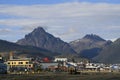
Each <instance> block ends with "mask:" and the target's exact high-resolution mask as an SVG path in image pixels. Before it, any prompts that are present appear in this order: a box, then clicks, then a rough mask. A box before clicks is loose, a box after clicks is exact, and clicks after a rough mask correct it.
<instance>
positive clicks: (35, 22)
mask: <svg viewBox="0 0 120 80" xmlns="http://www.w3.org/2000/svg"><path fill="white" fill-rule="evenodd" d="M0 14H1V15H0V16H2V14H4V15H8V16H16V18H7V19H6V18H2V19H0V25H4V26H8V27H7V28H8V29H11V28H12V29H14V28H16V27H18V28H19V30H17V31H18V32H22V33H21V34H20V35H22V36H23V35H25V34H27V33H29V32H31V31H32V30H33V29H34V28H36V27H37V26H43V27H44V28H45V29H46V30H47V32H50V33H51V34H53V35H55V36H56V37H60V38H62V39H63V40H65V41H68V42H69V41H72V40H74V39H78V38H81V37H83V36H84V35H85V34H89V33H93V34H94V33H95V34H98V35H100V36H102V37H104V38H107V39H114V38H115V37H119V36H120V23H119V21H120V4H108V3H87V2H86V3H85V2H83V3H80V2H71V3H62V4H51V5H39V4H37V5H0ZM13 31H14V30H13ZM5 32H6V33H8V32H7V31H5ZM9 33H10V34H12V33H11V32H9ZM0 34H1V33H0ZM5 35H6V36H7V34H5ZM110 35H112V36H110ZM73 37H74V38H73Z"/></svg>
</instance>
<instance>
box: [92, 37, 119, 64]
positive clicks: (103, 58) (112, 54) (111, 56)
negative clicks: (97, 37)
mask: <svg viewBox="0 0 120 80" xmlns="http://www.w3.org/2000/svg"><path fill="white" fill-rule="evenodd" d="M93 60H95V61H98V62H102V63H120V38H119V39H117V40H116V41H115V42H113V43H112V44H111V45H109V46H107V47H105V48H104V49H103V50H102V51H101V52H100V54H99V55H98V56H97V57H95V58H94V59H93Z"/></svg>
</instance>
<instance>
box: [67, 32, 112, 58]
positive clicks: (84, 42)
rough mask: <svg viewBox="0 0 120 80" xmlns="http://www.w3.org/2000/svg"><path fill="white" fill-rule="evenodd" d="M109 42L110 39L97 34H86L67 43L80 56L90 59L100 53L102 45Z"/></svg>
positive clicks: (106, 44)
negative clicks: (107, 39)
mask: <svg viewBox="0 0 120 80" xmlns="http://www.w3.org/2000/svg"><path fill="white" fill-rule="evenodd" d="M111 43H112V42H111V41H106V40H104V39H103V38H101V37H99V36H98V35H94V34H87V35H86V36H84V37H83V38H82V39H78V40H75V41H72V42H70V43H69V44H70V45H71V47H72V48H73V49H74V50H75V51H76V52H77V53H78V54H79V55H80V56H81V57H84V58H89V59H92V58H93V57H95V56H97V55H98V54H99V53H100V51H101V50H102V48H103V47H105V46H108V45H110V44H111Z"/></svg>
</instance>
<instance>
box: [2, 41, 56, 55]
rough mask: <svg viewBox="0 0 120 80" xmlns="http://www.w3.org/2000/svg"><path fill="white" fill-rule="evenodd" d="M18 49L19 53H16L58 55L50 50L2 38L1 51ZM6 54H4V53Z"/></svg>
mask: <svg viewBox="0 0 120 80" xmlns="http://www.w3.org/2000/svg"><path fill="white" fill-rule="evenodd" d="M10 51H16V52H17V53H19V54H16V55H23V54H24V55H26V57H27V56H40V57H44V56H47V57H52V56H56V53H53V52H51V51H48V50H46V49H42V48H38V47H33V46H22V45H18V44H15V43H12V42H8V41H4V40H0V52H2V53H4V52H10ZM3 55H4V54H3Z"/></svg>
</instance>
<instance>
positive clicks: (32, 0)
mask: <svg viewBox="0 0 120 80" xmlns="http://www.w3.org/2000/svg"><path fill="white" fill-rule="evenodd" d="M75 1H78V2H91V3H99V2H105V3H117V4H119V3H120V0H0V4H17V5H33V4H58V3H65V2H75Z"/></svg>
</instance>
